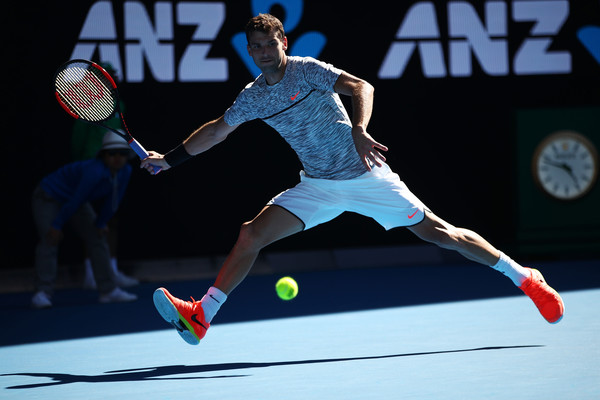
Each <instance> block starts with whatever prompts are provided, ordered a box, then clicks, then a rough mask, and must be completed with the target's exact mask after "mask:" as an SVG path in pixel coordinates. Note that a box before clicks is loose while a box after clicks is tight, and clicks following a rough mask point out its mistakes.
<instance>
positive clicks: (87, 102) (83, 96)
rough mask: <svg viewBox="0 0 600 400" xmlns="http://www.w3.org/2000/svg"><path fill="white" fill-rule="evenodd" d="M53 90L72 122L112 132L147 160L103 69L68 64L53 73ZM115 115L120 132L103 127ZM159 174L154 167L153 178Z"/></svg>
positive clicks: (90, 64)
mask: <svg viewBox="0 0 600 400" xmlns="http://www.w3.org/2000/svg"><path fill="white" fill-rule="evenodd" d="M54 88H55V90H56V99H57V100H58V103H59V104H60V105H61V106H62V107H63V108H64V109H65V111H66V112H67V113H69V115H71V116H72V117H73V118H76V119H80V120H82V121H85V122H90V123H93V124H96V125H100V126H102V127H103V128H106V129H109V130H111V131H113V132H114V133H116V134H117V135H119V136H121V137H123V138H124V139H125V140H126V141H127V143H129V147H131V148H132V149H133V151H134V152H135V153H136V154H137V155H138V156H139V157H140V158H141V159H142V160H143V159H144V158H146V157H148V152H147V151H146V150H145V149H144V148H143V147H142V145H141V144H140V143H139V142H138V141H137V140H135V139H134V138H133V137H132V136H131V134H130V133H129V129H127V125H126V124H125V119H124V118H123V113H122V112H121V109H120V107H119V92H118V91H117V84H116V83H115V81H114V79H113V78H112V77H111V76H110V74H109V73H108V72H106V71H105V70H104V68H102V67H101V66H99V65H98V64H96V63H94V62H91V61H88V60H71V61H68V62H66V63H65V64H63V65H62V66H61V67H60V68H59V69H58V71H56V75H55V76H54ZM115 113H117V114H118V115H119V117H120V118H121V125H122V127H123V131H122V132H120V131H118V130H116V129H113V128H111V127H109V126H107V125H106V124H105V123H104V122H105V121H106V120H108V119H110V118H112V117H113V116H114V115H115ZM123 132H125V133H123ZM160 170H161V168H160V167H154V174H157V173H159V172H160Z"/></svg>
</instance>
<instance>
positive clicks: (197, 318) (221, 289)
mask: <svg viewBox="0 0 600 400" xmlns="http://www.w3.org/2000/svg"><path fill="white" fill-rule="evenodd" d="M303 229H304V224H303V222H302V221H301V220H300V219H298V218H297V217H296V216H294V215H293V214H292V213H290V212H289V211H287V210H285V209H284V208H281V207H279V206H267V207H265V208H263V210H262V211H261V212H260V213H259V214H258V215H257V216H256V218H254V219H253V220H252V221H250V222H246V223H244V224H243V225H242V227H241V229H240V234H239V236H238V240H237V242H236V243H235V246H234V247H233V249H232V250H231V252H230V253H229V256H228V257H227V259H226V260H225V263H224V264H223V266H222V267H221V270H220V271H219V274H218V276H217V279H216V280H215V284H214V286H213V287H211V288H210V289H209V291H208V292H207V294H206V295H205V296H204V297H203V298H202V300H200V301H195V300H194V299H193V298H192V301H184V300H181V299H178V298H177V297H175V296H173V295H171V294H170V293H169V292H168V291H167V290H166V289H165V288H159V289H157V290H156V291H155V292H154V305H155V306H156V309H157V311H158V312H159V314H160V315H161V316H162V317H163V319H164V320H165V321H167V322H168V323H170V324H171V325H173V327H174V328H175V329H176V330H177V332H178V333H179V335H180V336H181V337H182V339H183V340H185V341H186V342H187V343H189V344H198V343H199V342H200V340H201V339H202V338H203V337H204V335H206V331H207V330H208V328H209V327H210V322H211V321H212V318H213V317H214V315H215V314H216V312H217V311H218V310H219V308H220V306H221V305H222V304H223V302H224V301H225V300H226V299H227V296H228V295H229V294H230V293H231V292H232V291H233V289H235V288H236V286H237V285H239V284H240V283H241V282H242V281H243V280H244V278H245V277H246V276H247V275H248V272H249V271H250V269H251V268H252V265H253V264H254V261H256V258H257V257H258V254H259V252H260V251H261V250H262V249H263V248H264V247H265V246H267V245H269V244H271V243H273V242H275V241H277V240H279V239H283V238H284V237H287V236H290V235H293V234H294V233H297V232H300V231H302V230H303Z"/></svg>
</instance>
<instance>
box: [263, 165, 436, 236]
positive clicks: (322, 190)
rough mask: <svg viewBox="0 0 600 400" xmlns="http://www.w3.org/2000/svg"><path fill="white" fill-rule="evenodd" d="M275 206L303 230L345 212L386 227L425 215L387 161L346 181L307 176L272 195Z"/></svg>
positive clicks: (302, 174) (407, 224) (302, 175)
mask: <svg viewBox="0 0 600 400" xmlns="http://www.w3.org/2000/svg"><path fill="white" fill-rule="evenodd" d="M267 205H277V206H280V207H283V208H284V209H286V210H287V211H289V212H291V213H292V214H294V215H295V216H296V217H298V218H299V219H300V220H301V221H302V222H303V223H304V229H305V230H307V229H310V228H312V227H314V226H317V225H319V224H322V223H324V222H327V221H331V220H332V219H334V218H335V217H337V216H339V215H340V214H342V213H343V212H345V211H350V212H355V213H358V214H361V215H365V216H367V217H371V218H373V219H374V220H375V221H377V222H378V223H379V224H380V225H381V226H383V227H384V228H385V229H386V230H389V229H392V228H396V227H400V226H411V225H416V224H418V223H419V222H421V221H422V220H423V219H424V218H425V210H427V208H426V207H425V205H424V204H423V203H422V202H421V201H420V200H419V199H418V198H417V197H416V196H415V195H414V194H412V192H411V191H410V190H409V189H408V187H407V186H406V184H404V182H402V181H401V180H400V177H399V176H398V174H396V173H394V172H393V171H392V170H391V169H390V167H389V166H388V165H387V164H383V166H382V167H374V168H373V169H372V170H371V171H370V172H366V173H364V174H363V175H361V176H359V177H357V178H354V179H347V180H330V179H315V178H309V177H308V176H306V175H305V174H304V171H301V172H300V183H298V184H297V185H296V186H294V187H293V188H291V189H288V190H286V191H284V192H281V193H280V194H278V195H277V196H275V197H274V198H273V199H271V201H269V203H267Z"/></svg>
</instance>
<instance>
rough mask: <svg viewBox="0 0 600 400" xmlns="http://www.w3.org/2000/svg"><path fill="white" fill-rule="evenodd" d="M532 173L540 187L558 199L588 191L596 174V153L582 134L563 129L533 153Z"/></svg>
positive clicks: (575, 197)
mask: <svg viewBox="0 0 600 400" xmlns="http://www.w3.org/2000/svg"><path fill="white" fill-rule="evenodd" d="M533 176H534V179H535V180H536V182H537V184H538V185H539V186H540V188H541V189H542V190H543V191H544V192H546V193H547V194H549V195H550V196H552V197H554V198H556V199H559V200H574V199H577V198H580V197H582V196H584V195H585V194H586V193H587V192H589V191H590V190H591V189H592V187H593V186H594V183H595V182H596V179H597V177H598V153H597V151H596V149H595V147H594V145H593V143H592V142H590V141H589V140H588V139H587V138H586V137H585V136H583V135H581V134H578V133H575V132H570V131H562V132H557V133H554V134H552V135H550V136H548V137H547V138H546V139H544V140H543V141H542V142H541V143H540V144H539V146H538V147H537V149H536V151H535V153H534V156H533Z"/></svg>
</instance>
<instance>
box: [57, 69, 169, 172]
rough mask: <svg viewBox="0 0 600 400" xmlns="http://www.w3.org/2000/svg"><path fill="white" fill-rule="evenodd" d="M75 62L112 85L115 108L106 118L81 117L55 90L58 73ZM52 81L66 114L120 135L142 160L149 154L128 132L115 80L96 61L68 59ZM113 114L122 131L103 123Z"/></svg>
mask: <svg viewBox="0 0 600 400" xmlns="http://www.w3.org/2000/svg"><path fill="white" fill-rule="evenodd" d="M75 63H82V64H87V65H90V66H92V67H94V68H96V69H97V70H98V71H99V72H100V73H101V74H102V75H103V76H104V77H105V78H106V79H107V80H108V81H109V82H110V84H111V85H112V88H111V90H113V92H114V98H115V105H114V107H115V109H114V111H113V112H112V113H111V114H110V115H109V116H107V117H106V118H104V119H102V120H99V121H90V120H87V119H85V118H81V117H80V116H79V115H77V114H76V113H74V112H73V111H72V110H71V108H70V107H69V106H68V105H67V104H66V103H65V102H64V101H63V100H62V95H61V94H60V93H59V92H58V90H56V78H57V77H58V75H59V74H60V73H61V71H64V70H65V69H67V68H68V67H69V65H70V64H75ZM54 82H55V86H54V93H55V96H56V100H57V101H58V104H60V106H61V107H62V108H63V109H64V110H65V111H66V112H67V114H69V115H70V116H71V117H73V118H75V119H78V120H81V121H83V122H87V123H88V124H94V125H97V126H101V127H102V128H105V129H108V130H110V131H111V132H114V133H116V134H117V135H119V136H121V137H122V138H123V139H125V140H126V141H127V144H128V145H129V147H131V149H132V150H133V151H134V152H135V154H137V156H138V157H139V158H140V159H142V160H143V159H145V158H147V157H148V156H149V154H148V152H147V151H146V149H145V148H144V147H143V146H142V145H141V144H140V142H138V141H137V140H136V139H135V138H134V137H133V136H131V133H130V132H129V128H128V127H127V124H126V123H125V117H124V116H123V112H122V111H121V107H120V104H119V103H120V102H119V99H120V97H119V90H118V88H117V83H116V82H115V80H114V79H113V77H112V76H111V75H110V74H109V73H108V72H107V71H106V70H105V69H104V68H102V66H100V65H98V64H97V63H95V62H93V61H90V60H84V59H74V60H69V61H67V62H66V63H64V64H63V65H61V66H60V68H58V70H57V71H56V73H55V74H54ZM115 114H117V115H118V116H119V119H120V120H121V126H122V127H123V128H124V132H120V131H118V130H117V129H114V128H111V127H110V126H108V125H106V124H104V123H103V122H104V121H107V120H109V119H110V118H113V117H114V115H115ZM153 169H154V174H155V175H156V174H158V173H159V172H160V171H161V168H160V167H157V166H153Z"/></svg>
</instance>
